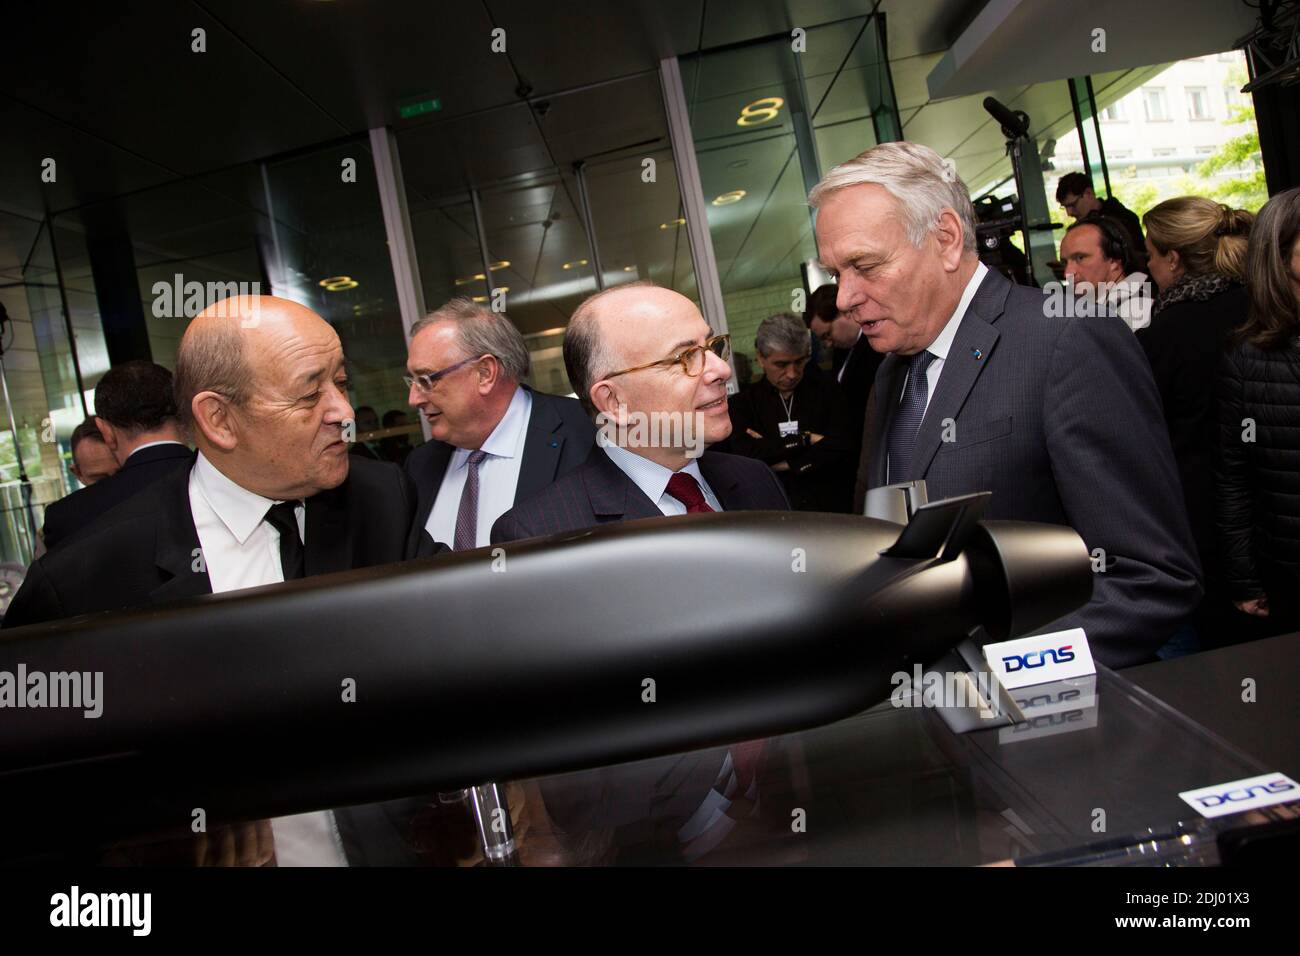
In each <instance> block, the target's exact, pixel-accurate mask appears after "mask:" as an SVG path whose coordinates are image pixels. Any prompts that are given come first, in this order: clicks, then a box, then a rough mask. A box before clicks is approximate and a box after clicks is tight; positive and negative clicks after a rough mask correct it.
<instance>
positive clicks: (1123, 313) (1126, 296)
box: [1106, 272, 1155, 332]
mask: <svg viewBox="0 0 1300 956" xmlns="http://www.w3.org/2000/svg"><path fill="white" fill-rule="evenodd" d="M1150 281H1151V280H1150V279H1148V278H1147V274H1146V273H1145V272H1130V273H1129V274H1128V275H1126V276H1125V277H1124V278H1123V279H1120V280H1119V282H1116V283H1115V284H1114V285H1112V286H1111V287H1110V290H1109V292H1108V293H1107V296H1106V304H1107V305H1108V306H1109V307H1110V308H1109V311H1110V312H1112V313H1113V314H1115V315H1118V316H1119V317H1120V318H1121V319H1123V320H1124V321H1125V322H1126V323H1128V327H1129V328H1130V329H1132V330H1133V331H1134V332H1136V331H1137V330H1138V329H1145V328H1146V327H1147V326H1148V325H1150V324H1151V307H1152V306H1153V305H1155V294H1154V290H1152V288H1151V286H1150Z"/></svg>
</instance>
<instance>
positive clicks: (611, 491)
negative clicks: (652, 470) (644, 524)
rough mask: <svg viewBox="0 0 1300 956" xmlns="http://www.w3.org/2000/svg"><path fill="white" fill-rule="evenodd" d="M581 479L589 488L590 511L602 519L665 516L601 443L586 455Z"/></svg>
mask: <svg viewBox="0 0 1300 956" xmlns="http://www.w3.org/2000/svg"><path fill="white" fill-rule="evenodd" d="M582 482H583V484H584V485H586V487H587V498H588V500H589V501H590V502H591V510H592V512H593V513H594V514H595V516H596V517H597V518H599V519H604V520H607V521H611V520H612V521H619V520H622V521H632V520H634V519H636V518H662V517H663V514H664V513H663V512H662V511H660V510H659V506H658V505H657V504H655V503H654V502H653V501H651V500H650V499H649V498H647V497H646V494H645V492H644V491H642V490H641V489H640V488H638V487H637V486H636V482H634V481H633V480H632V479H631V478H629V477H628V476H627V475H626V474H624V473H623V469H621V468H619V467H618V465H616V464H614V461H613V459H611V458H610V457H609V455H607V454H605V451H604V449H602V448H601V447H600V446H599V445H597V446H596V447H594V448H592V450H591V454H590V455H588V456H587V462H586V468H585V469H584V474H583V476H582Z"/></svg>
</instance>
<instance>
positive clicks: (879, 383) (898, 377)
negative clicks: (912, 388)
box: [871, 352, 907, 488]
mask: <svg viewBox="0 0 1300 956" xmlns="http://www.w3.org/2000/svg"><path fill="white" fill-rule="evenodd" d="M906 372H907V363H906V362H905V361H903V360H902V359H901V358H899V357H898V356H897V355H895V354H894V353H892V352H890V353H889V354H888V355H886V356H885V358H884V360H883V361H882V362H881V363H880V369H879V370H878V371H877V372H876V419H875V422H874V423H873V425H872V434H874V435H875V436H876V440H875V444H873V445H872V447H871V487H872V488H879V487H881V486H882V485H884V484H885V480H886V478H887V477H888V475H887V473H886V465H887V463H888V461H887V457H886V456H887V455H888V453H889V423H890V422H892V421H893V420H894V411H895V409H897V408H898V396H899V393H900V392H901V391H902V390H903V375H904V374H905V373H906Z"/></svg>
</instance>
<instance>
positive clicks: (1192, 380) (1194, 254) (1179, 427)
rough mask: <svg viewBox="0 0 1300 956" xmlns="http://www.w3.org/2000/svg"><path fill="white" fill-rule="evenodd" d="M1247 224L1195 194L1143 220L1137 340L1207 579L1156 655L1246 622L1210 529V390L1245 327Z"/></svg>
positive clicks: (1213, 413)
mask: <svg viewBox="0 0 1300 956" xmlns="http://www.w3.org/2000/svg"><path fill="white" fill-rule="evenodd" d="M1254 218H1255V217H1254V216H1253V215H1252V214H1251V213H1249V212H1246V211H1245V210H1243V209H1232V208H1230V207H1228V206H1225V205H1222V204H1221V203H1217V202H1214V201H1213V200H1210V199H1205V198H1202V197H1200V196H1180V197H1178V198H1176V199H1167V200H1165V201H1164V202H1162V203H1160V204H1159V205H1157V206H1155V207H1154V208H1153V209H1151V210H1150V211H1149V212H1148V213H1147V214H1146V215H1145V216H1144V217H1143V218H1142V223H1143V226H1144V227H1145V229H1146V247H1147V255H1148V256H1149V266H1148V272H1149V273H1150V275H1151V278H1152V279H1153V280H1155V283H1156V285H1157V286H1158V287H1159V295H1158V296H1157V298H1156V300H1155V305H1154V306H1153V308H1152V319H1151V324H1150V326H1148V327H1147V328H1145V329H1142V330H1140V331H1139V332H1138V333H1137V338H1138V342H1140V343H1141V345H1142V348H1143V349H1144V350H1145V351H1146V353H1147V358H1148V359H1149V360H1150V362H1151V371H1152V373H1153V374H1154V375H1155V380H1156V386H1157V387H1158V388H1159V390H1160V398H1161V401H1162V402H1163V404H1164V409H1165V423H1166V425H1167V426H1168V428H1169V439H1170V441H1171V443H1172V444H1173V448H1174V458H1175V459H1176V460H1177V462H1178V471H1179V475H1180V476H1181V478H1182V485H1183V497H1184V500H1185V502H1186V504H1187V516H1188V519H1189V520H1190V521H1191V525H1192V535H1193V537H1194V538H1195V539H1196V547H1197V551H1198V552H1199V554H1200V558H1201V571H1202V579H1203V580H1204V581H1205V598H1204V600H1203V601H1202V602H1201V606H1200V609H1199V610H1198V612H1197V614H1196V616H1195V618H1194V620H1193V621H1191V622H1189V626H1188V627H1187V628H1185V629H1184V630H1183V631H1181V632H1179V633H1178V634H1176V635H1175V637H1174V639H1173V640H1172V641H1171V642H1170V644H1169V645H1168V646H1166V648H1165V649H1164V650H1163V651H1162V653H1161V656H1166V657H1172V656H1177V655H1178V654H1182V653H1189V652H1191V651H1194V650H1197V649H1198V648H1199V647H1209V646H1217V645H1219V644H1222V643H1229V642H1231V641H1232V640H1234V639H1235V637H1236V635H1237V634H1238V633H1239V632H1240V630H1241V626H1242V623H1243V622H1245V623H1247V624H1248V623H1249V622H1248V620H1247V619H1245V617H1244V615H1242V614H1240V613H1239V612H1237V611H1236V610H1235V609H1234V608H1233V606H1232V602H1231V601H1230V600H1229V598H1228V595H1227V591H1226V588H1225V584H1224V572H1223V567H1222V560H1221V557H1220V550H1219V547H1218V537H1217V532H1216V528H1215V521H1214V499H1215V484H1214V454H1215V446H1216V443H1217V440H1218V417H1217V408H1216V404H1215V392H1214V388H1215V376H1216V373H1217V371H1218V368H1219V363H1220V361H1221V360H1222V358H1223V354H1224V352H1225V351H1226V349H1227V345H1228V337H1229V335H1230V334H1231V333H1232V331H1233V330H1234V329H1237V328H1239V327H1240V326H1241V325H1243V324H1244V323H1245V321H1246V307H1247V295H1246V288H1245V285H1244V283H1245V281H1246V247H1247V243H1248V242H1249V236H1250V228H1251V223H1252V222H1253V221H1254ZM1151 492H1152V493H1153V494H1160V493H1163V490H1162V489H1151Z"/></svg>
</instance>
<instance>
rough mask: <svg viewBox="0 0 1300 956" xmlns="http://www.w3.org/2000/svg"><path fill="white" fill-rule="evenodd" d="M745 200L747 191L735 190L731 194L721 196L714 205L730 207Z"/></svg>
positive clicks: (714, 201) (715, 200)
mask: <svg viewBox="0 0 1300 956" xmlns="http://www.w3.org/2000/svg"><path fill="white" fill-rule="evenodd" d="M744 198H745V190H743V189H733V190H732V191H731V192H729V193H723V194H722V195H721V196H719V197H717V198H716V199H714V200H713V205H715V206H730V205H731V204H732V203H733V202H740V201H741V200H742V199H744Z"/></svg>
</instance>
